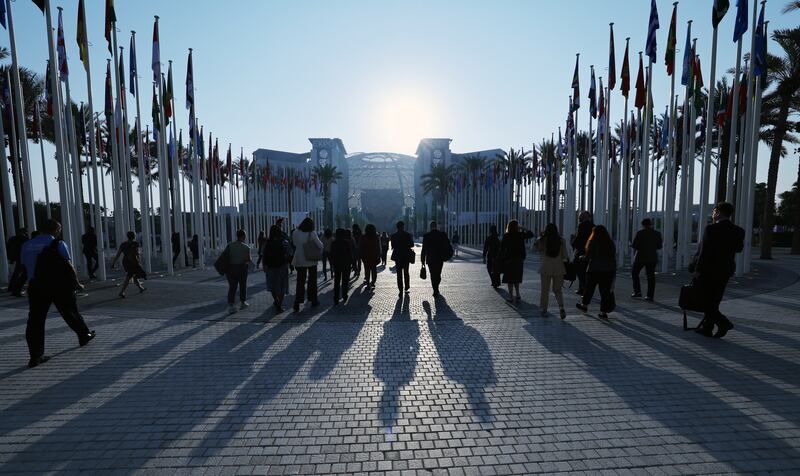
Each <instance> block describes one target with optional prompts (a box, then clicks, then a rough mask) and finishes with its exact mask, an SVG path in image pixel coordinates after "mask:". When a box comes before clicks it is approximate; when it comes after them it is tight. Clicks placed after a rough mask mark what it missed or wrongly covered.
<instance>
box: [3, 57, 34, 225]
mask: <svg viewBox="0 0 800 476" xmlns="http://www.w3.org/2000/svg"><path fill="white" fill-rule="evenodd" d="M6 81H7V82H8V83H11V70H10V69H7V70H6ZM8 107H9V108H10V111H8V112H9V115H10V116H11V118H12V126H11V127H10V134H9V137H8V150H9V152H11V163H12V168H11V171H12V173H13V174H14V194H15V195H16V198H17V223H19V228H25V205H24V199H23V198H22V189H23V188H25V187H24V186H23V185H22V170H20V169H21V168H22V160H20V156H19V147H18V144H19V141H18V140H17V127H16V125H14V121H13V118H14V117H15V116H16V113H15V112H14V111H15V109H19V107H14V102H13V101H12V102H11V103H10V104H9V105H8ZM14 164H16V166H13V165H14ZM29 231H33V230H29Z"/></svg>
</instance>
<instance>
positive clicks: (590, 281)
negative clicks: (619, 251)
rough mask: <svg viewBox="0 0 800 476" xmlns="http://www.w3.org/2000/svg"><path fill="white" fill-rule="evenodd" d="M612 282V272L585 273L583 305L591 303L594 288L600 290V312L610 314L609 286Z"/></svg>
mask: <svg viewBox="0 0 800 476" xmlns="http://www.w3.org/2000/svg"><path fill="white" fill-rule="evenodd" d="M613 282H614V272H613V271H591V272H588V273H586V288H585V289H584V290H583V305H584V306H586V305H588V304H589V303H590V302H592V296H594V288H595V287H599V288H600V312H611V311H612V310H613V309H611V291H612V290H611V285H612V284H613Z"/></svg>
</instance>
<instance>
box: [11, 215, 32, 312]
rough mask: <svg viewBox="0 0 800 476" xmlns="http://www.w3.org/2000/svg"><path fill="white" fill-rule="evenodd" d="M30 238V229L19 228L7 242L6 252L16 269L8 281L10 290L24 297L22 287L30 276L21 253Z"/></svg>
mask: <svg viewBox="0 0 800 476" xmlns="http://www.w3.org/2000/svg"><path fill="white" fill-rule="evenodd" d="M28 240H30V237H28V230H27V229H25V228H19V229H18V230H17V234H16V235H14V236H12V237H11V238H9V239H8V242H7V244H6V253H7V254H8V262H9V263H10V264H13V265H14V271H12V272H11V278H10V279H9V281H8V291H9V292H10V293H11V295H12V296H16V297H22V288H23V287H24V286H25V281H27V280H28V277H27V276H26V275H25V266H24V265H23V263H22V260H21V259H20V258H21V253H22V246H23V245H25V243H27V242H28Z"/></svg>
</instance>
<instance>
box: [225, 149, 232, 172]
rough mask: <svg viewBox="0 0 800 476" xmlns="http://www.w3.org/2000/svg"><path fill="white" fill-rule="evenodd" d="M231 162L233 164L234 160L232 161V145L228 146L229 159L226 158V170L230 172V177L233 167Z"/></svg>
mask: <svg viewBox="0 0 800 476" xmlns="http://www.w3.org/2000/svg"><path fill="white" fill-rule="evenodd" d="M231 162H232V160H231V145H230V144H228V155H227V157H225V170H226V171H227V172H228V175H230V173H231V166H232V164H231Z"/></svg>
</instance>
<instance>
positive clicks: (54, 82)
mask: <svg viewBox="0 0 800 476" xmlns="http://www.w3.org/2000/svg"><path fill="white" fill-rule="evenodd" d="M44 6H45V20H46V27H47V47H48V54H49V57H50V65H51V66H52V67H53V68H55V67H56V65H58V62H57V61H56V52H55V48H54V46H53V37H52V36H51V32H52V31H53V20H52V15H51V13H50V0H44ZM51 71H52V70H51ZM50 89H51V91H53V94H54V96H55V97H54V98H53V103H54V104H57V105H58V107H53V127H54V135H55V143H56V144H55V145H56V163H57V164H58V189H59V198H60V200H61V226H62V229H64V230H70V229H71V228H72V220H71V216H70V215H71V213H70V210H69V196H68V195H67V177H68V175H67V168H66V159H65V157H66V152H65V150H64V142H63V137H64V136H63V130H62V124H63V122H62V117H61V116H62V113H63V111H62V109H61V106H60V104H61V101H60V100H59V99H58V90H59V87H58V77H57V75H56V74H51V75H50ZM9 203H10V202H9Z"/></svg>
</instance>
